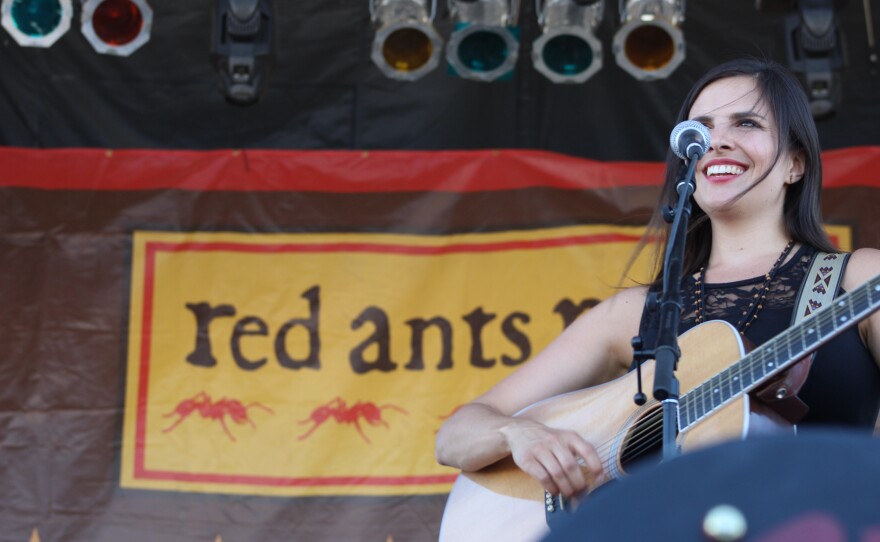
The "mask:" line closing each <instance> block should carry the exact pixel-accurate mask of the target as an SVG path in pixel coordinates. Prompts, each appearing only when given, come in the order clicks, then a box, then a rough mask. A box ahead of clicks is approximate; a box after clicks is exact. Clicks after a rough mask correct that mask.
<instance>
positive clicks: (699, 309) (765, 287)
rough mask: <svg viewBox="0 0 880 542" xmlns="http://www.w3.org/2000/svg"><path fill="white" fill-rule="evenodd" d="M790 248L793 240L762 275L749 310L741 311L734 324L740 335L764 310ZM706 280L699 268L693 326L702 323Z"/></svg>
mask: <svg viewBox="0 0 880 542" xmlns="http://www.w3.org/2000/svg"><path fill="white" fill-rule="evenodd" d="M792 247H794V240H791V241H789V242H788V244H787V245H785V248H784V249H782V254H780V255H779V258H778V259H777V260H776V263H774V264H773V267H771V268H770V271H769V272H767V274H765V275H764V282H763V283H762V284H761V288H760V289H759V290H758V292H757V293H756V294H754V295H753V296H752V301H751V302H750V303H749V308H748V309H746V310H745V311H743V313H742V319H741V320H740V321H739V323H737V324H736V329H738V330H739V334H740V335H745V334H746V330H747V329H749V326H751V325H752V322H754V321H755V320H757V319H758V313H759V312H761V309H763V308H764V301H765V300H766V299H767V293H768V292H769V289H770V283H771V282H772V281H773V278H774V277H775V276H776V273H777V272H778V271H779V267H780V266H781V265H782V262H784V261H785V259H786V258H787V257H788V254H789V253H790V252H791V249H792ZM705 280H706V266H705V265H704V266H703V267H701V268H700V275H699V277H698V278H697V280H696V282H695V283H694V299H695V303H696V315H695V316H696V319H695V324H700V323H702V322H703V312H704V311H703V307H704V306H705V304H706V300H705V296H706V292H705V287H704V285H703V283H704V282H705Z"/></svg>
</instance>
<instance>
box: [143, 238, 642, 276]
mask: <svg viewBox="0 0 880 542" xmlns="http://www.w3.org/2000/svg"><path fill="white" fill-rule="evenodd" d="M641 238H642V237H641V236H639V235H625V234H620V233H603V234H596V235H572V236H569V237H559V238H555V239H534V240H519V241H501V242H497V243H460V244H451V245H442V246H423V245H393V244H386V243H350V242H344V243H260V244H255V243H232V242H225V243H224V242H217V243H212V242H203V243H162V242H151V243H148V254H152V251H164V252H187V251H195V252H224V251H228V252H251V253H254V252H257V253H265V252H310V253H328V252H369V253H376V254H410V255H414V256H418V255H426V254H427V255H432V256H435V255H440V254H460V253H473V252H502V251H505V250H518V249H538V248H551V247H565V246H572V245H591V244H596V243H622V242H635V241H639V240H640V239H641ZM150 272H151V273H152V270H150Z"/></svg>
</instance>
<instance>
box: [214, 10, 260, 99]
mask: <svg viewBox="0 0 880 542" xmlns="http://www.w3.org/2000/svg"><path fill="white" fill-rule="evenodd" d="M273 39H274V22H273V17H272V6H271V4H270V2H269V0H216V3H215V11H214V29H213V36H212V48H211V52H212V54H213V56H214V67H215V68H216V70H217V74H218V76H219V78H220V87H221V90H222V92H223V95H224V96H225V97H226V99H227V101H229V102H230V103H233V104H236V105H248V104H252V103H254V102H256V101H257V100H258V99H259V97H260V94H261V93H262V90H263V81H264V79H265V77H266V75H267V74H268V72H269V69H270V68H271V64H272V44H273Z"/></svg>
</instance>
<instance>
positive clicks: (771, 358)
mask: <svg viewBox="0 0 880 542" xmlns="http://www.w3.org/2000/svg"><path fill="white" fill-rule="evenodd" d="M878 308H880V275H878V276H876V277H874V278H873V279H871V280H869V281H868V282H867V283H865V284H863V285H862V286H860V287H859V288H856V289H855V290H853V291H852V292H849V293H847V294H845V295H843V296H841V297H839V298H837V299H835V300H834V302H833V303H832V304H831V305H830V306H827V307H824V308H822V309H821V310H819V311H816V312H815V313H813V315H812V316H810V317H809V318H806V319H804V320H802V321H801V323H799V324H797V325H795V326H792V327H790V328H788V329H787V330H786V331H784V332H783V333H780V334H779V335H777V336H776V337H774V338H773V339H771V340H769V341H767V342H766V343H764V344H763V345H761V346H760V347H758V348H756V349H755V350H753V351H751V352H749V353H748V354H747V353H746V350H745V347H744V345H743V342H742V339H741V337H740V334H739V332H737V330H736V329H735V328H734V327H733V326H731V325H730V324H728V323H727V322H723V321H710V322H706V323H704V324H701V325H699V326H697V327H695V328H693V329H691V330H690V331H688V332H687V333H685V334H683V335H682V336H681V337H680V338H679V347H680V348H681V353H682V355H681V358H680V360H679V363H678V368H677V371H676V376H677V378H678V380H679V385H680V388H679V389H680V398H679V419H678V436H677V439H676V442H677V444H678V445H679V447H680V448H681V450H682V451H685V452H687V451H691V450H694V449H697V448H699V447H702V446H707V445H710V444H715V443H719V442H722V441H725V440H733V439H738V438H744V437H745V436H747V435H749V434H756V433H759V432H762V431H763V430H764V429H765V428H766V427H778V426H779V425H778V424H777V423H770V424H768V423H766V422H768V421H770V422H779V421H782V420H781V418H780V417H778V416H774V415H773V414H772V413H768V412H764V411H763V409H762V408H760V407H761V405H760V403H758V402H757V401H754V400H750V399H751V397H750V396H749V394H750V392H753V391H755V390H756V389H760V388H761V387H762V385H765V386H766V384H767V383H769V382H774V377H775V378H778V377H779V375H780V374H781V373H782V372H784V371H786V370H787V369H789V368H790V367H791V366H792V365H794V364H795V363H796V362H798V361H799V360H802V359H804V357H805V356H807V355H809V354H810V353H811V352H813V351H814V350H816V349H817V348H818V347H819V346H821V345H823V344H825V343H826V342H828V341H829V340H831V339H832V338H834V337H835V336H837V335H838V334H839V333H841V332H843V331H844V330H845V329H847V328H849V327H850V326H853V325H855V324H856V323H858V322H859V321H860V320H862V319H864V318H866V317H867V316H868V315H870V314H871V313H872V312H874V311H875V310H877V309H878ZM642 372H643V378H644V379H646V381H647V382H652V381H653V375H654V362H653V360H652V361H648V362H645V363H644V364H643V365H642ZM635 390H636V374H635V372H630V373H628V374H626V375H624V376H622V377H620V378H618V379H616V380H612V381H610V382H607V383H605V384H602V385H599V386H595V387H591V388H587V389H583V390H578V391H574V392H570V393H567V394H563V395H559V396H555V397H551V398H549V399H545V400H544V401H540V402H538V403H535V404H533V405H531V406H529V407H527V408H525V409H523V410H522V411H520V412H519V413H517V414H516V416H518V417H522V418H527V419H532V420H536V421H540V422H541V423H543V424H545V425H547V426H550V427H555V428H564V429H571V430H575V431H577V432H578V433H579V434H581V435H582V436H583V437H584V439H586V440H587V442H590V443H592V444H593V445H594V446H595V448H596V451H597V452H598V453H599V457H600V458H601V460H602V462H603V466H604V468H605V472H606V475H608V478H607V479H619V478H622V477H624V476H626V475H627V473H628V472H631V470H632V468H633V466H634V465H636V464H637V463H638V462H639V461H640V460H643V459H645V458H646V457H650V456H656V455H657V454H656V452H659V451H660V450H661V442H662V405H661V404H660V403H659V402H657V401H648V402H647V403H646V404H644V405H642V406H636V405H635V404H634V403H633V399H632V398H633V394H634V392H635ZM781 392H784V390H781ZM789 427H790V426H789ZM645 461H647V460H646V459H645ZM603 483H604V480H591V481H590V489H589V490H588V491H593V490H594V489H596V488H597V487H599V486H601V485H602V484H603ZM545 506H546V503H545V493H544V489H543V488H542V487H541V485H540V484H539V483H538V482H537V481H535V480H534V479H533V478H531V477H530V476H529V475H527V474H526V473H525V472H523V471H522V470H520V469H519V468H518V467H517V466H516V464H514V462H513V460H512V459H511V458H510V457H508V458H505V459H503V460H501V461H498V462H497V463H494V464H492V465H489V466H488V467H485V468H483V469H481V470H479V471H475V472H462V473H461V474H459V476H458V478H457V479H456V482H455V484H454V485H453V487H452V491H451V493H450V495H449V498H448V500H447V503H446V508H445V510H444V513H443V520H442V524H441V527H440V540H441V542H459V541H483V540H486V541H496V540H505V541H521V540H538V539H540V538H541V537H542V536H544V535H546V534H547V533H548V532H549V529H548V526H547V520H546V513H545Z"/></svg>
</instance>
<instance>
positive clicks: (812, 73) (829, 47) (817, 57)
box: [785, 0, 845, 118]
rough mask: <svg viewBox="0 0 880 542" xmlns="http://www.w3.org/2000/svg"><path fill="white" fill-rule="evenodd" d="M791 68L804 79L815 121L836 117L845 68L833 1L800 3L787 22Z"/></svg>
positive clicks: (802, 1)
mask: <svg viewBox="0 0 880 542" xmlns="http://www.w3.org/2000/svg"><path fill="white" fill-rule="evenodd" d="M785 31H786V52H787V56H788V66H789V68H791V70H792V71H793V72H795V73H797V74H799V75H800V76H801V79H802V83H803V84H804V87H805V90H806V92H807V97H808V98H809V100H810V108H811V109H812V112H813V117H815V118H823V117H827V116H829V115H831V114H833V113H834V111H835V110H836V109H837V105H838V104H839V103H840V100H841V93H842V89H841V81H840V75H839V70H840V69H841V68H843V66H844V64H845V58H844V50H843V45H842V41H841V37H840V31H839V29H838V27H837V17H836V15H835V2H834V0H798V3H797V13H795V14H789V15H787V16H786V18H785Z"/></svg>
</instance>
